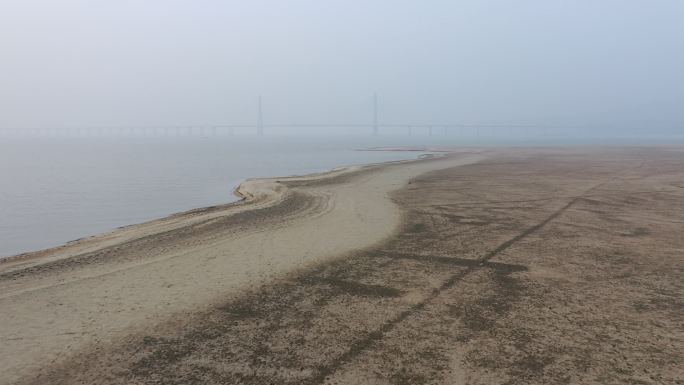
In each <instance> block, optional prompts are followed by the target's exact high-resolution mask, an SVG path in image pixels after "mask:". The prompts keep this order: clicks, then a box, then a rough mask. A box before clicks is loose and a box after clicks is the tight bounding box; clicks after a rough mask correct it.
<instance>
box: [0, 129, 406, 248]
mask: <svg viewBox="0 0 684 385" xmlns="http://www.w3.org/2000/svg"><path fill="white" fill-rule="evenodd" d="M405 140H406V139H404V141H405ZM402 144H407V143H406V142H403V143H402V141H401V140H400V139H399V140H392V139H387V138H368V137H365V138H335V139H331V138H327V139H323V138H320V139H304V138H268V137H242V138H240V137H230V138H228V137H224V138H201V137H182V138H31V139H29V138H0V257H2V256H10V255H14V254H17V253H21V252H26V251H31V250H38V249H43V248H47V247H52V246H56V245H60V244H63V243H65V242H67V241H70V240H74V239H77V238H80V237H84V236H88V235H94V234H98V233H101V232H104V231H108V230H111V229H114V228H116V227H119V226H124V225H129V224H133V223H139V222H143V221H147V220H151V219H155V218H160V217H163V216H166V215H169V214H172V213H174V212H179V211H185V210H189V209H193V208H198V207H203V206H210V205H216V204H222V203H227V202H231V201H235V200H236V199H237V198H236V197H235V196H234V195H233V193H232V192H233V189H234V188H235V187H236V186H237V185H238V184H239V183H240V182H241V181H243V180H244V179H246V178H251V177H265V176H285V175H293V174H306V173H311V172H318V171H325V170H329V169H331V168H334V167H337V166H341V165H351V164H363V163H373V162H383V161H389V160H399V159H410V158H415V157H417V156H418V154H417V153H411V152H367V151H354V149H357V148H366V147H371V146H395V145H402Z"/></svg>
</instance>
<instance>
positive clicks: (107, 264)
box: [0, 154, 482, 384]
mask: <svg viewBox="0 0 684 385" xmlns="http://www.w3.org/2000/svg"><path fill="white" fill-rule="evenodd" d="M480 159H482V156H480V155H476V154H467V155H462V156H456V157H449V158H444V159H432V160H419V161H415V162H408V163H406V162H401V163H397V164H388V165H380V166H366V167H350V168H344V169H340V170H335V171H332V172H329V173H324V174H320V175H310V176H305V177H291V178H279V179H259V180H251V181H247V182H245V183H243V184H242V185H241V186H240V188H239V189H238V194H240V195H242V196H243V197H244V198H245V200H244V202H241V203H240V204H233V205H227V206H225V207H214V208H207V209H200V210H195V211H192V212H189V213H184V214H178V215H175V216H172V217H169V218H165V219H162V220H158V221H153V222H150V223H145V224H140V225H134V226H129V227H126V228H123V229H121V230H119V231H115V232H112V233H109V234H105V235H102V236H97V237H92V238H88V239H84V240H81V241H77V242H74V243H72V244H68V245H66V246H64V247H60V248H56V249H51V250H46V251H41V252H37V253H34V254H28V255H24V256H21V257H18V258H14V259H10V260H6V261H3V263H1V264H0V269H2V270H0V309H2V310H1V311H0V325H3V327H2V329H1V331H0V338H1V339H2V340H3V344H2V347H1V348H0V378H1V380H2V383H7V384H10V383H16V381H18V380H19V379H20V378H22V377H25V376H29V377H30V376H32V375H36V374H39V373H40V371H41V369H42V368H43V367H45V364H46V363H56V362H60V361H62V360H64V359H66V358H67V357H68V356H69V354H70V353H71V352H76V351H79V350H80V349H83V348H86V347H87V348H88V349H95V350H97V349H100V348H101V346H105V345H107V344H109V343H110V342H113V341H116V340H117V339H119V338H122V337H123V336H126V335H130V334H131V333H136V332H138V331H145V330H149V329H150V328H155V327H156V326H155V325H157V324H159V323H160V322H161V321H164V322H167V321H168V320H169V319H170V318H171V319H172V318H178V319H182V318H184V317H186V316H187V315H188V314H192V313H194V312H195V311H197V310H199V309H205V308H207V307H210V306H212V305H215V304H216V303H221V302H222V301H225V300H226V298H227V297H226V296H228V297H230V296H233V295H237V294H238V293H241V292H244V291H245V290H250V289H254V288H255V287H259V286H260V285H262V284H263V283H265V282H268V281H270V280H273V279H275V278H277V277H279V276H283V275H285V274H288V273H291V272H293V271H296V270H298V269H303V268H307V267H310V266H312V265H314V264H316V263H320V262H323V261H326V260H329V259H331V258H335V257H338V256H341V255H344V254H346V253H348V252H351V251H354V250H359V249H363V248H365V247H368V246H372V245H373V244H376V243H378V242H380V241H382V240H384V239H386V238H387V237H388V236H390V235H391V234H392V233H393V232H394V231H396V229H397V227H398V225H399V223H400V211H399V209H398V208H397V207H396V205H395V204H394V203H392V202H391V201H390V200H389V198H388V193H389V192H391V191H393V190H396V189H398V188H400V187H402V186H403V185H405V184H406V183H407V182H408V181H409V180H410V179H411V178H413V177H416V176H418V175H420V174H422V173H424V172H426V171H430V170H433V169H439V168H446V167H454V166H458V165H461V164H467V163H472V162H475V161H478V160H480Z"/></svg>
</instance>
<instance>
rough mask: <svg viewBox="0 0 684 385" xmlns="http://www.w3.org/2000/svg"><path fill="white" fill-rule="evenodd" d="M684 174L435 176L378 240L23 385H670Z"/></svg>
mask: <svg viewBox="0 0 684 385" xmlns="http://www.w3.org/2000/svg"><path fill="white" fill-rule="evenodd" d="M402 167H403V166H402ZM683 170H684V151H681V149H667V148H659V149H643V148H626V149H616V148H612V149H611V148H603V149H581V148H561V149H559V148H555V149H497V150H494V151H489V152H487V154H486V159H484V160H482V161H480V162H477V163H472V164H468V165H462V166H458V167H450V168H441V166H440V167H435V169H434V171H430V172H426V173H423V174H421V175H420V176H417V177H414V178H412V179H411V183H410V184H407V185H404V186H403V188H400V189H398V190H395V191H394V192H393V193H391V196H392V199H393V201H394V202H395V203H396V204H397V206H398V207H399V208H401V210H402V224H401V226H400V228H399V230H398V231H397V232H395V233H393V234H392V235H391V236H390V237H388V238H387V239H386V240H385V241H383V242H380V243H378V244H376V245H375V246H373V247H370V248H367V249H364V250H359V251H355V252H351V253H349V254H347V255H346V256H345V257H344V258H336V259H334V260H332V261H330V262H325V263H320V264H316V265H315V266H313V267H312V268H309V269H303V270H299V271H297V272H295V273H292V274H290V275H288V276H287V277H286V278H284V279H279V280H276V281H273V282H271V283H270V284H267V285H264V286H262V287H260V288H258V289H255V290H253V291H251V292H245V293H243V294H242V295H239V296H237V297H236V296H230V295H227V294H226V295H224V300H223V302H220V301H219V302H216V303H215V304H213V306H210V307H207V308H205V309H204V310H201V311H198V312H195V313H188V314H187V316H185V317H182V316H180V317H179V316H175V317H170V318H167V320H166V322H164V323H161V324H159V325H158V326H157V327H156V328H153V329H150V328H148V329H145V330H140V331H139V333H130V334H126V335H125V336H123V338H120V339H117V340H116V341H114V343H113V344H110V345H108V344H104V343H101V344H92V345H91V346H90V348H87V349H82V350H81V351H79V352H75V353H74V354H73V355H71V356H69V359H68V360H65V361H63V362H61V363H55V364H53V365H49V367H48V368H45V367H43V368H42V370H40V371H39V373H41V374H42V377H40V378H38V379H36V378H35V377H34V378H33V379H27V381H26V382H28V383H33V384H45V383H60V384H94V383H97V384H165V385H169V384H178V385H181V384H182V385H186V384H255V385H256V384H259V385H261V384H292V385H294V384H298V385H299V384H383V385H386V384H411V385H420V384H474V385H485V384H487V385H489V384H673V385H674V384H681V383H682V378H684V372H683V371H682V367H681V357H683V356H684V328H683V326H682V325H684V303H683V301H682V298H684V281H683V280H682V279H681V277H682V275H683V273H684V271H683V270H682V269H683V267H682V266H684V258H683V257H682V255H683V254H682V251H683V250H684V238H683V237H682V236H681V234H682V232H683V231H684V171H683ZM384 172H385V171H381V172H380V173H373V174H372V175H373V176H371V174H367V175H366V176H362V177H361V179H363V178H366V177H371V178H377V177H379V175H381V174H382V173H384ZM359 176H361V175H359ZM358 180H359V179H356V177H353V178H350V179H347V177H342V176H341V177H340V178H339V180H338V182H339V183H340V185H339V186H340V187H341V186H346V185H348V184H349V183H352V184H354V183H355V182H353V181H358ZM306 183H307V182H304V184H306ZM320 183H322V182H312V185H310V186H307V189H308V188H313V187H315V188H319V187H320V188H322V187H324V186H323V185H320ZM298 188H300V187H298ZM354 188H357V187H354ZM306 191H308V190H306ZM316 191H320V190H316ZM327 191H330V190H327ZM311 238H312V239H315V237H311ZM119 300H120V301H126V299H125V298H121V299H119ZM42 364H43V365H46V364H47V363H45V362H42ZM33 374H34V375H35V374H37V373H36V372H34V373H33ZM31 380H32V381H31Z"/></svg>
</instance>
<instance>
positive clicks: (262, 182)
mask: <svg viewBox="0 0 684 385" xmlns="http://www.w3.org/2000/svg"><path fill="white" fill-rule="evenodd" d="M373 151H375V150H373ZM439 156H445V154H428V157H439ZM426 158H427V157H423V156H422V155H419V156H418V157H416V158H413V159H403V160H395V161H387V162H380V163H365V164H354V165H348V166H339V167H335V168H333V169H330V170H327V171H321V172H313V173H307V174H301V175H299V174H293V175H289V176H273V177H259V178H246V179H244V180H243V181H242V182H240V183H239V184H238V185H237V186H236V187H235V188H234V189H233V191H232V194H233V195H234V196H236V197H238V198H239V199H238V200H237V201H233V202H227V203H223V204H218V205H211V206H204V207H197V208H192V209H189V210H184V211H178V212H173V213H170V214H168V215H165V216H163V217H160V218H154V219H150V220H147V221H143V222H138V223H131V224H128V225H123V226H118V227H116V228H114V229H111V230H108V231H104V232H100V233H96V234H92V235H87V236H83V237H80V238H77V239H73V240H71V241H67V242H64V243H62V244H59V245H56V246H53V247H48V248H45V249H38V250H31V251H27V252H23V253H19V254H14V255H8V256H2V257H0V273H2V272H3V271H7V270H8V269H9V270H13V269H14V268H16V267H18V266H24V265H25V264H27V263H28V264H31V263H42V262H43V261H42V260H43V259H45V258H50V257H52V258H51V259H54V257H58V258H60V259H61V258H69V257H71V256H75V255H78V254H82V253H86V252H88V251H90V250H91V249H92V248H93V247H101V246H102V245H99V244H97V243H98V242H102V241H107V240H110V238H115V240H116V241H117V242H123V241H125V240H131V238H130V237H127V234H126V233H128V232H129V231H131V230H133V231H138V230H139V229H144V228H145V227H148V226H154V225H157V224H171V223H173V222H175V221H177V220H186V219H189V218H191V217H194V216H201V215H206V214H208V213H223V212H225V211H226V210H231V209H234V208H236V207H237V209H235V210H238V211H236V212H241V211H243V210H248V209H251V208H257V207H265V206H268V205H270V204H275V203H276V202H277V201H278V196H279V195H281V194H282V192H283V189H282V187H283V186H282V185H278V184H277V182H278V181H292V180H298V181H300V180H310V181H314V180H315V181H324V180H325V179H327V178H332V177H336V176H338V175H341V174H345V173H350V172H355V171H358V170H361V169H367V168H370V167H382V166H386V165H392V164H400V163H411V162H416V161H421V160H424V159H426ZM274 182H275V183H274ZM250 204H252V205H254V204H256V205H258V206H256V207H250V206H249V205H250ZM93 243H96V244H97V245H95V246H93V245H92V244H93Z"/></svg>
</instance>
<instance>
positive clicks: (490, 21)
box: [0, 0, 684, 136]
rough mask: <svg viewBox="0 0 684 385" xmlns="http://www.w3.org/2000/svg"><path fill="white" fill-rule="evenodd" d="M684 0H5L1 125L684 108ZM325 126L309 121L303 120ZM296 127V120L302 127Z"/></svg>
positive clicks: (670, 112)
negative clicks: (375, 98)
mask: <svg viewBox="0 0 684 385" xmlns="http://www.w3.org/2000/svg"><path fill="white" fill-rule="evenodd" d="M683 18H684V2H682V1H680V0H650V1H644V0H601V1H594V0H575V1H566V0H521V1H509V0H457V1H452V0H434V1H427V2H425V1H420V2H419V1H401V0H400V1H396V0H378V1H348V0H332V1H313V0H288V1H275V0H270V1H266V0H254V1H218V0H197V1H181V0H163V1H162V0H147V1H133V0H118V1H104V0H61V1H53V0H4V1H3V5H2V12H0V48H1V49H2V56H3V59H2V60H1V61H0V85H1V86H0V109H1V113H0V128H5V129H22V128H36V127H89V126H98V127H99V126H141V125H142V126H147V125H172V126H176V125H201V124H207V125H209V124H254V123H255V119H256V114H257V112H256V108H257V107H256V100H257V97H258V95H262V96H263V99H264V121H265V123H280V124H283V123H369V122H370V121H371V119H372V108H371V103H372V95H373V93H374V92H377V93H378V94H379V95H380V103H379V105H380V106H379V110H380V121H381V123H413V124H426V123H462V124H485V123H490V124H531V125H542V126H546V127H548V129H549V130H551V131H569V132H570V133H573V134H575V135H581V134H582V133H583V132H584V131H582V130H580V129H578V128H577V126H579V127H589V129H588V130H589V131H592V132H594V131H602V132H604V133H606V134H610V135H613V136H620V135H622V134H625V133H642V134H643V133H651V132H654V133H658V134H669V133H674V132H679V131H681V128H682V123H684V115H683V112H682V101H683V100H684V75H682V71H681V69H682V68H684V49H682V44H683V41H684V23H682V19H683ZM307 130H309V131H311V130H315V129H300V130H299V131H302V132H303V131H307ZM293 131H297V130H296V129H293Z"/></svg>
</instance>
